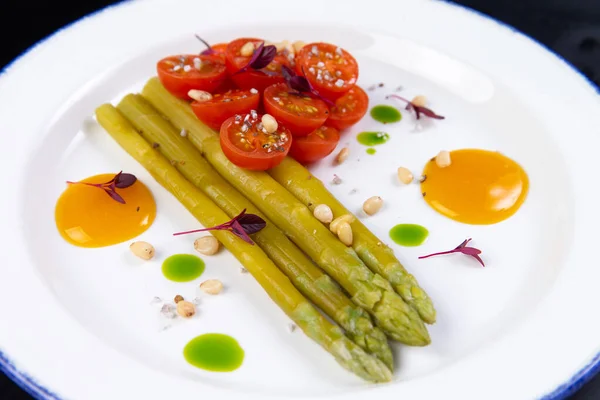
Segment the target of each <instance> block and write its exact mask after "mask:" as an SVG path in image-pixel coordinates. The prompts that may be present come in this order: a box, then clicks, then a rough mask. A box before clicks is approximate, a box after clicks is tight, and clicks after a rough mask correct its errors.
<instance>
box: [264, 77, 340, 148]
mask: <svg viewBox="0 0 600 400" xmlns="http://www.w3.org/2000/svg"><path fill="white" fill-rule="evenodd" d="M263 105H264V107H265V112H266V113H268V114H271V115H272V116H273V117H274V118H275V119H276V120H277V121H279V122H281V123H283V125H284V126H285V127H286V128H288V129H289V130H290V131H291V132H292V134H293V135H294V136H306V135H308V134H309V133H311V132H312V131H314V130H315V129H317V128H318V127H319V126H321V125H323V123H324V122H325V120H326V119H327V117H328V116H329V108H328V107H327V104H325V102H324V101H323V100H321V99H317V98H314V97H310V96H306V95H303V94H300V93H298V94H294V91H292V90H290V88H289V87H288V85H287V84H285V83H278V84H276V85H271V86H269V87H268V88H267V89H265V92H264V94H263Z"/></svg>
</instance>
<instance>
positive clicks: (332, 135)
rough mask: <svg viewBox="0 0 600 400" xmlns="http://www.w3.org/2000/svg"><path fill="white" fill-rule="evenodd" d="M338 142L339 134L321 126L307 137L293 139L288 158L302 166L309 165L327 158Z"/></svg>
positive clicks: (333, 129) (332, 129)
mask: <svg viewBox="0 0 600 400" xmlns="http://www.w3.org/2000/svg"><path fill="white" fill-rule="evenodd" d="M339 141H340V133H339V132H338V130H337V129H335V128H332V127H329V126H321V127H319V128H317V129H316V130H314V131H313V132H311V133H310V134H309V135H308V136H304V137H300V138H296V137H295V138H294V143H292V148H291V149H290V156H292V157H293V158H294V159H296V161H298V162H299V163H302V164H310V163H313V162H315V161H319V160H320V159H321V158H324V157H327V156H328V155H329V154H331V152H332V151H333V150H335V147H336V146H337V144H338V143H339Z"/></svg>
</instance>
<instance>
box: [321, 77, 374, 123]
mask: <svg viewBox="0 0 600 400" xmlns="http://www.w3.org/2000/svg"><path fill="white" fill-rule="evenodd" d="M368 109H369V96H368V95H367V93H366V92H365V91H364V90H363V89H362V88H360V87H359V86H354V87H353V88H352V89H350V90H349V91H348V93H346V94H345V95H343V96H342V97H340V98H338V99H337V100H336V101H335V106H334V107H332V108H331V110H330V112H329V118H327V121H326V122H325V125H328V126H332V127H334V128H336V129H337V130H339V131H341V130H344V129H348V128H350V127H351V126H352V125H354V124H356V123H357V122H358V121H360V120H361V119H362V117H364V116H365V114H366V113H367V110H368Z"/></svg>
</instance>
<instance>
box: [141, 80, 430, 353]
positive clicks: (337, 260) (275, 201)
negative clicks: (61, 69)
mask: <svg viewBox="0 0 600 400" xmlns="http://www.w3.org/2000/svg"><path fill="white" fill-rule="evenodd" d="M142 95H143V96H144V97H145V98H146V99H147V100H149V101H150V103H152V104H153V106H154V107H155V108H156V109H157V110H158V111H159V112H160V113H161V114H163V115H164V116H165V117H166V118H167V119H169V120H170V121H171V122H172V123H173V125H175V126H176V127H177V129H185V130H186V131H187V132H188V135H187V136H188V138H189V140H190V142H191V143H192V144H193V145H194V146H196V147H197V148H198V150H200V152H201V153H202V155H203V156H204V157H205V158H206V160H207V161H208V162H209V163H210V164H211V165H212V166H213V167H214V168H215V169H216V170H217V172H218V173H219V174H221V176H222V177H223V178H225V179H226V180H227V181H228V182H229V183H230V184H231V185H233V186H234V187H236V188H237V189H238V190H239V191H240V192H242V193H243V194H244V195H245V196H246V197H247V198H248V200H250V201H251V202H253V203H254V204H255V205H256V206H257V207H258V208H259V209H260V210H261V211H262V212H263V213H264V214H265V215H266V216H267V217H268V218H269V219H270V220H271V221H273V222H274V223H275V224H276V225H277V226H278V227H279V228H280V229H282V230H283V231H284V232H285V234H286V235H287V236H288V237H289V238H290V239H291V240H292V241H293V242H294V243H296V245H297V246H298V247H300V248H301V249H302V250H303V251H304V252H305V253H306V254H307V255H308V256H310V257H311V258H312V259H313V261H315V263H316V264H317V265H318V266H320V267H321V268H322V269H323V271H325V273H327V274H328V275H330V276H331V277H332V278H333V279H335V280H336V281H337V282H338V283H339V284H340V285H341V286H342V287H343V288H344V289H345V290H346V291H347V292H348V293H349V294H350V295H351V296H352V300H353V301H354V302H355V303H356V304H357V305H359V306H361V307H362V308H364V309H365V310H367V311H368V312H369V313H371V315H373V317H374V318H375V320H376V323H377V324H378V326H379V327H381V328H382V329H383V330H384V331H385V333H386V334H387V335H388V336H390V337H391V338H393V339H395V340H398V341H399V342H402V343H405V344H408V345H412V346H425V345H427V344H429V343H430V338H429V333H428V332H427V329H426V328H425V325H424V323H423V320H422V319H421V317H420V316H419V314H418V312H417V311H416V310H415V309H414V308H413V307H411V306H410V305H408V304H407V303H406V302H405V301H404V300H403V299H402V297H400V296H399V295H398V294H396V292H394V289H393V288H392V286H391V285H390V283H389V282H388V281H387V280H386V279H385V278H383V277H382V276H381V275H379V274H376V273H373V272H372V271H371V270H370V269H369V268H367V266H366V265H365V264H364V263H363V261H362V260H361V259H360V258H359V256H358V255H357V254H356V253H355V252H354V250H353V249H352V248H348V247H346V246H345V245H344V244H343V243H342V242H340V241H339V240H338V239H337V238H336V237H335V236H333V234H332V233H331V232H330V231H329V229H328V228H327V227H325V226H324V225H323V224H321V223H320V222H319V221H318V220H317V219H315V218H314V217H313V215H312V213H311V211H310V210H309V209H308V208H307V207H306V206H305V205H304V204H302V203H301V202H300V201H298V200H297V199H296V197H294V196H293V195H292V194H291V193H290V192H288V191H287V190H286V189H285V188H284V187H282V186H281V185H280V184H279V183H277V182H276V181H275V180H274V179H273V178H272V177H271V176H269V175H268V174H267V173H265V172H262V171H249V170H245V169H242V168H239V167H238V166H236V165H235V164H233V163H231V162H230V161H229V159H228V158H227V157H226V156H225V154H224V153H223V151H222V150H221V146H220V143H219V137H218V135H217V134H216V133H215V132H214V131H213V130H212V129H210V128H208V127H206V126H205V125H204V124H202V123H201V122H200V121H199V120H198V119H197V118H196V116H195V115H194V114H193V112H192V110H191V109H190V106H189V104H187V103H186V102H185V101H183V100H180V99H177V98H175V97H174V96H172V95H171V94H170V93H169V92H168V91H167V90H166V89H165V88H164V87H163V86H162V85H161V83H160V82H159V81H158V79H157V78H152V79H150V81H149V82H148V83H147V84H146V86H145V87H144V89H143V91H142Z"/></svg>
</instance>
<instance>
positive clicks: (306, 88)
mask: <svg viewBox="0 0 600 400" xmlns="http://www.w3.org/2000/svg"><path fill="white" fill-rule="evenodd" d="M302 72H304V68H302ZM281 74H282V75H283V78H284V79H285V82H286V83H287V84H288V86H289V87H290V88H291V89H292V90H295V91H296V92H290V94H295V95H298V94H304V95H308V96H312V97H316V98H318V99H321V100H323V101H324V102H325V103H327V105H329V106H334V105H335V103H334V102H333V101H331V100H329V99H327V98H325V97H323V96H321V95H320V94H319V92H318V91H317V90H316V89H315V88H314V87H313V86H312V85H311V84H310V82H309V80H308V79H306V78H305V77H304V76H300V75H296V74H295V73H294V71H293V70H292V69H291V68H289V67H287V66H285V65H282V66H281ZM305 75H306V74H305Z"/></svg>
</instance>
